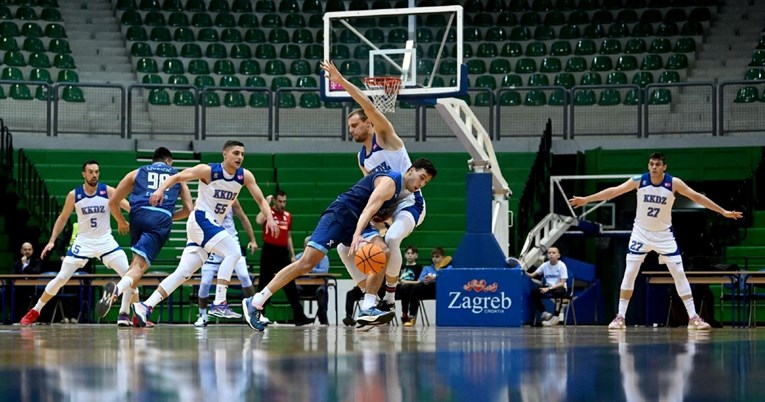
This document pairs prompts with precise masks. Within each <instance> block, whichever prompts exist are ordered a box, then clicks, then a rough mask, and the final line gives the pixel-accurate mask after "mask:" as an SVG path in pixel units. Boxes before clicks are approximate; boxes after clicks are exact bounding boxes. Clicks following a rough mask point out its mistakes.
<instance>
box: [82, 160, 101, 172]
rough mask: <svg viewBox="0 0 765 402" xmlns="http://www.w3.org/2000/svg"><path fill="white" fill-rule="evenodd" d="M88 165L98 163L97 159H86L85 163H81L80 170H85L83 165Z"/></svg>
mask: <svg viewBox="0 0 765 402" xmlns="http://www.w3.org/2000/svg"><path fill="white" fill-rule="evenodd" d="M88 165H98V161H97V160H95V159H91V160H89V161H86V162H85V163H83V164H82V171H83V172H84V171H85V166H88Z"/></svg>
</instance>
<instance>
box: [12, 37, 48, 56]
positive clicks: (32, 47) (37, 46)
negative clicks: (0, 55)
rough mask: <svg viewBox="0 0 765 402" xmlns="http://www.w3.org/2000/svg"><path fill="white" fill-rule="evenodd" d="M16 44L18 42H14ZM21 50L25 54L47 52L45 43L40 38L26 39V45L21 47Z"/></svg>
mask: <svg viewBox="0 0 765 402" xmlns="http://www.w3.org/2000/svg"><path fill="white" fill-rule="evenodd" d="M10 39H11V40H13V38H10ZM15 43H16V42H15V41H14V44H15ZM21 48H22V49H23V50H24V51H25V52H30V53H40V52H45V45H43V43H42V41H41V40H40V38H26V39H24V43H23V44H22V45H21ZM14 50H18V48H17V49H14Z"/></svg>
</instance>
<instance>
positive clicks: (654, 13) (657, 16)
mask: <svg viewBox="0 0 765 402" xmlns="http://www.w3.org/2000/svg"><path fill="white" fill-rule="evenodd" d="M662 19H663V16H662V15H661V11H659V10H657V9H655V8H649V9H646V10H643V13H642V14H640V21H641V22H647V23H649V24H654V23H657V22H661V21H662Z"/></svg>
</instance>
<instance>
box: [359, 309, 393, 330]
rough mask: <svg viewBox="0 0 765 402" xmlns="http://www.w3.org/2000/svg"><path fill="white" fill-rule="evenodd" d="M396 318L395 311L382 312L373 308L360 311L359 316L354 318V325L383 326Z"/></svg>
mask: <svg viewBox="0 0 765 402" xmlns="http://www.w3.org/2000/svg"><path fill="white" fill-rule="evenodd" d="M394 317H396V312H395V311H382V310H379V309H377V308H375V307H372V308H370V309H368V310H360V311H359V316H358V317H356V323H357V324H359V326H362V327H363V326H366V325H383V324H387V323H389V322H391V321H392V320H393V318H394Z"/></svg>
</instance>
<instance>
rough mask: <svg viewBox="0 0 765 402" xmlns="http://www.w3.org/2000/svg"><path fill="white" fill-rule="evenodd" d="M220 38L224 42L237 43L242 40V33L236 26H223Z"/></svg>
mask: <svg viewBox="0 0 765 402" xmlns="http://www.w3.org/2000/svg"><path fill="white" fill-rule="evenodd" d="M220 40H221V42H224V43H239V42H241V41H242V33H241V32H239V30H238V29H236V28H225V29H224V30H223V31H221V33H220Z"/></svg>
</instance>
